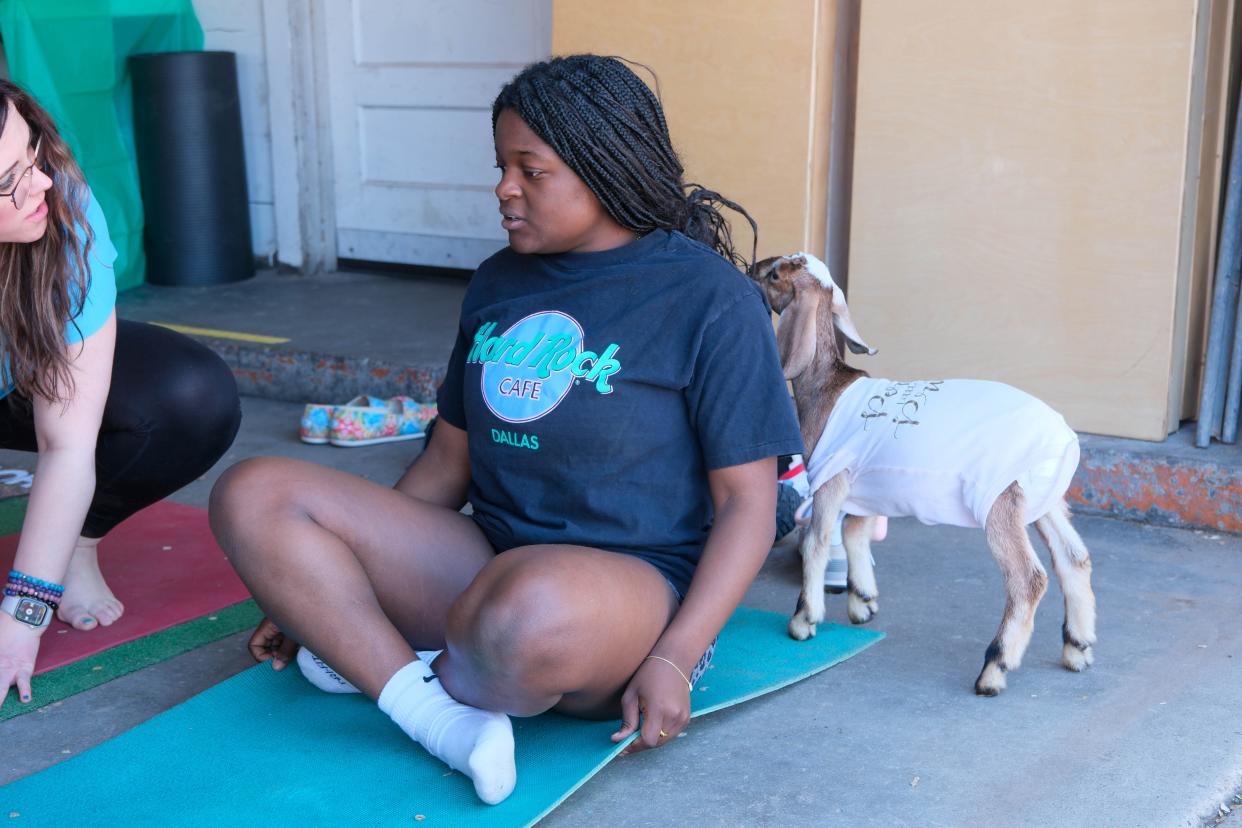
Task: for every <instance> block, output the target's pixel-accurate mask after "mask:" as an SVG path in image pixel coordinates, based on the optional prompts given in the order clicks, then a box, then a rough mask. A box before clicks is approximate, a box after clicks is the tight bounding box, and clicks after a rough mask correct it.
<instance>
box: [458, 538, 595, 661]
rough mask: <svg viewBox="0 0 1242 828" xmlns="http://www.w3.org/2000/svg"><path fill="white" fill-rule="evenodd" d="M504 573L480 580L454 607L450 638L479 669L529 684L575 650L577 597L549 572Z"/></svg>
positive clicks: (528, 568)
mask: <svg viewBox="0 0 1242 828" xmlns="http://www.w3.org/2000/svg"><path fill="white" fill-rule="evenodd" d="M507 554H512V553H507ZM505 569H506V571H504V572H502V573H500V574H499V575H495V576H492V577H489V576H488V575H487V574H486V573H485V574H484V575H483V576H482V577H481V578H479V579H476V581H475V583H474V584H472V585H471V586H470V588H469V589H467V590H466V592H465V593H463V595H462V596H461V597H460V598H459V599H458V600H457V601H456V602H455V603H454V604H453V606H452V607H451V608H450V609H449V617H448V624H447V629H446V637H447V639H448V641H449V643H450V645H451V646H452V645H456V646H455V647H454V649H458V648H460V650H461V651H462V652H464V653H469V657H470V658H471V660H472V661H473V662H474V667H475V669H476V670H479V671H481V672H485V673H491V674H493V676H494V677H500V676H503V678H504V679H506V680H509V681H517V682H525V681H527V680H528V679H529V678H531V677H533V676H534V675H536V674H538V673H541V672H542V673H550V672H553V671H555V670H557V669H558V667H559V665H560V662H561V660H562V659H564V658H565V657H566V656H567V654H568V653H570V652H571V651H572V649H573V648H572V645H571V641H572V637H573V636H574V634H575V633H576V632H578V627H579V621H580V619H577V618H575V613H574V610H573V608H574V606H575V601H574V597H573V596H572V595H570V594H568V593H569V590H568V589H567V587H566V585H565V583H564V581H563V580H562V579H558V578H557V577H556V574H555V572H554V571H553V570H552V569H551V568H549V567H547V566H512V567H506V568H505ZM497 674H498V675H497Z"/></svg>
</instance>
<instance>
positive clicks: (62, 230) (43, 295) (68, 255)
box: [0, 80, 94, 400]
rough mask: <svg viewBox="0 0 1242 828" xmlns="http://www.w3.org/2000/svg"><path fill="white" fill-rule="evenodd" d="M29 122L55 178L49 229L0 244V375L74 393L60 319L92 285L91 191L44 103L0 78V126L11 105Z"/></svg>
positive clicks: (21, 386)
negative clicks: (2, 363)
mask: <svg viewBox="0 0 1242 828" xmlns="http://www.w3.org/2000/svg"><path fill="white" fill-rule="evenodd" d="M10 103H11V104H13V108H14V109H15V110H16V111H17V114H18V115H20V116H21V117H22V118H23V119H24V120H25V121H26V123H27V124H29V125H30V140H31V146H34V144H35V142H39V158H38V159H37V163H38V164H39V167H40V169H42V170H43V171H44V172H45V173H46V174H47V175H48V176H50V177H51V179H52V187H51V188H50V189H49V190H48V191H47V194H46V196H45V200H46V202H47V230H46V232H45V233H44V234H43V237H42V238H40V239H38V240H37V241H34V242H29V243H19V242H9V243H0V351H2V352H3V353H4V354H6V355H7V356H8V368H7V372H5V373H6V375H5V376H4V377H3V379H4V380H6V381H7V382H6V383H5V384H10V383H11V384H12V385H13V386H14V387H15V388H16V389H17V391H18V393H19V394H21V395H22V396H24V397H26V398H28V399H29V398H33V397H34V396H35V395H36V394H37V395H39V396H41V397H43V398H45V399H49V400H64V399H68V397H69V396H71V395H72V394H73V376H72V374H71V373H70V361H69V353H68V351H67V349H66V348H65V326H66V325H67V324H69V322H70V320H71V319H72V318H73V317H74V316H76V315H77V312H78V310H79V309H80V308H81V305H82V303H83V302H84V301H85V300H86V292H87V289H88V288H89V287H90V283H89V279H90V270H89V268H87V266H86V261H87V256H88V255H89V254H90V249H91V245H92V244H93V243H94V234H93V232H92V231H91V228H90V225H89V224H88V223H87V221H86V215H85V213H86V204H87V199H88V198H89V190H88V189H87V186H86V179H85V178H84V177H83V175H82V170H81V168H80V167H78V163H77V161H75V160H74V158H73V153H72V152H70V150H69V146H68V145H67V144H66V143H65V141H64V139H63V138H61V136H60V132H59V131H58V130H57V129H56V124H55V122H54V121H53V120H52V117H51V116H50V115H48V113H47V110H45V109H44V108H43V107H41V106H39V104H38V102H37V101H35V99H34V98H32V97H31V96H30V95H29V94H28V93H27V92H26V91H25V90H24V89H22V88H21V87H19V86H17V85H16V84H14V83H11V82H9V81H7V80H0V133H3V132H4V128H5V122H6V121H7V120H8V117H9V112H10V109H9V104H10Z"/></svg>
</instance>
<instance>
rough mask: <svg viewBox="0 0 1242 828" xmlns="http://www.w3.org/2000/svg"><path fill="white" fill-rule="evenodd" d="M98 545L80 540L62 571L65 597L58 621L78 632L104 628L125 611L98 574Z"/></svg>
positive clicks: (95, 542) (61, 603) (90, 541)
mask: <svg viewBox="0 0 1242 828" xmlns="http://www.w3.org/2000/svg"><path fill="white" fill-rule="evenodd" d="M98 545H99V541H98V540H97V539H91V540H87V539H86V538H83V539H82V540H81V541H79V542H78V545H77V546H75V547H74V549H73V557H72V558H70V559H69V569H68V570H67V571H66V572H65V597H64V599H63V600H62V601H61V602H60V609H59V610H57V612H56V617H58V618H59V619H60V620H61V621H64V622H65V623H66V624H69V625H70V626H72V627H74V628H76V629H79V630H93V629H95V628H96V627H98V626H100V625H103V626H105V627H107V626H109V625H111V624H113V623H114V622H116V620H117V619H118V618H120V617H121V615H122V614H123V613H124V612H125V607H124V605H122V604H121V602H120V601H118V600H117V599H116V596H115V595H113V594H112V590H110V589H108V585H107V584H106V583H105V582H104V578H103V573H102V572H100V571H99V557H98V554H97V547H98Z"/></svg>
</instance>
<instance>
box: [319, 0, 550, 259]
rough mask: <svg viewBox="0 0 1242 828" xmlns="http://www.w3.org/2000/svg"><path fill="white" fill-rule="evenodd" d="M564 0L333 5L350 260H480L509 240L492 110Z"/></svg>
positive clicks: (332, 64)
mask: <svg viewBox="0 0 1242 828" xmlns="http://www.w3.org/2000/svg"><path fill="white" fill-rule="evenodd" d="M551 6H552V0H329V2H327V3H324V4H323V8H324V9H325V18H324V20H325V23H326V30H325V35H326V39H325V40H326V43H327V55H328V60H327V63H328V67H327V68H328V88H329V96H330V97H329V110H330V117H331V134H332V155H333V161H334V164H333V167H334V179H335V181H334V187H335V194H334V199H335V204H336V234H337V236H336V238H337V255H338V256H340V257H342V258H350V259H367V260H370V261H380V262H400V263H405V264H419V265H437V266H442V267H462V268H473V267H475V266H476V265H478V264H479V262H481V261H482V260H483V259H485V258H487V257H488V256H489V255H491V254H492V253H493V252H495V251H496V250H499V249H500V248H501V247H503V246H504V245H505V238H506V236H505V233H504V231H503V230H502V229H501V227H500V221H499V215H498V213H497V203H496V197H495V196H494V195H493V193H492V188H493V187H494V186H495V185H496V181H497V180H498V179H497V175H498V173H497V171H496V170H495V163H496V155H495V151H494V149H493V147H492V122H491V105H492V100H493V99H494V98H495V97H496V93H497V92H499V91H500V87H501V86H503V85H504V83H505V82H506V81H507V80H509V79H510V78H511V77H513V75H514V74H516V73H517V71H518V70H519V69H521V68H522V67H523V66H525V65H526V64H528V63H531V62H533V61H537V60H542V59H543V58H546V57H547V56H548V55H549V54H550V53H551V48H552V8H551Z"/></svg>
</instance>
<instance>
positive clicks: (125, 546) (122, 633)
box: [0, 501, 250, 675]
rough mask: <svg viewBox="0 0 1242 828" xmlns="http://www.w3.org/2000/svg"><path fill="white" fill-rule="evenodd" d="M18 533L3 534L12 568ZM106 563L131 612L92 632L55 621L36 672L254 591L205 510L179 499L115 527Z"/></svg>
mask: <svg viewBox="0 0 1242 828" xmlns="http://www.w3.org/2000/svg"><path fill="white" fill-rule="evenodd" d="M17 538H18V536H17V535H7V536H5V537H3V538H0V566H3V567H4V570H5V571H6V572H7V571H8V570H9V569H10V568H12V564H13V555H14V553H16V551H17ZM99 568H100V569H101V570H102V571H103V574H104V579H105V580H106V581H107V582H108V586H109V587H111V589H112V592H113V594H114V595H116V597H117V598H118V599H120V601H121V603H122V604H124V605H125V614H124V615H122V616H121V618H120V620H119V621H117V622H116V623H115V624H113V625H112V626H110V627H96V628H95V629H93V630H90V631H88V632H83V631H81V630H75V629H73V628H72V627H70V626H69V625H67V624H64V623H62V622H61V621H60V620H59V619H56V620H53V621H52V626H51V628H50V629H48V631H47V632H46V633H44V634H43V642H42V644H41V645H40V647H39V659H38V661H37V662H36V664H35V674H36V675H37V674H39V673H46V672H47V671H49V670H55V669H56V668H57V667H63V666H64V665H66V664H70V663H72V662H74V661H78V660H79V659H83V658H86V657H87V656H92V655H95V654H96V653H98V652H102V651H103V650H106V649H108V648H110V647H115V646H117V645H118V644H124V643H125V642H127V641H133V640H134V639H136V638H142V637H143V636H145V635H150V634H151V633H154V632H159V631H160V630H165V629H168V628H169V627H173V626H176V625H177V624H181V623H183V622H185V621H190V620H193V619H195V618H198V617H199V616H202V615H207V614H208V613H211V612H215V611H217V610H220V609H223V608H224V607H227V606H231V605H233V604H236V603H237V602H238V601H244V600H246V599H247V598H249V597H250V593H249V592H247V591H246V587H245V585H244V584H242V582H241V580H240V579H239V578H238V577H237V575H236V574H235V573H234V572H233V568H232V567H231V566H229V562H228V560H227V559H226V558H225V557H224V553H223V552H221V551H220V547H218V546H216V541H215V539H214V538H213V537H212V536H211V530H210V529H209V528H208V527H207V512H206V510H204V509H195V508H194V507H192V506H183V505H182V504H180V503H171V502H169V501H163V502H161V503H157V504H155V505H154V506H149V507H147V508H146V509H143V510H142V511H141V512H139V513H138V514H136V515H134V516H133V517H131V518H130V519H129V520H127V521H125V522H124V523H122V524H121V525H120V526H118V527H116V529H113V530H112V532H110V533H109V534H108V536H107V537H106V538H104V539H103V540H102V541H101V542H100V544H99Z"/></svg>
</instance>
